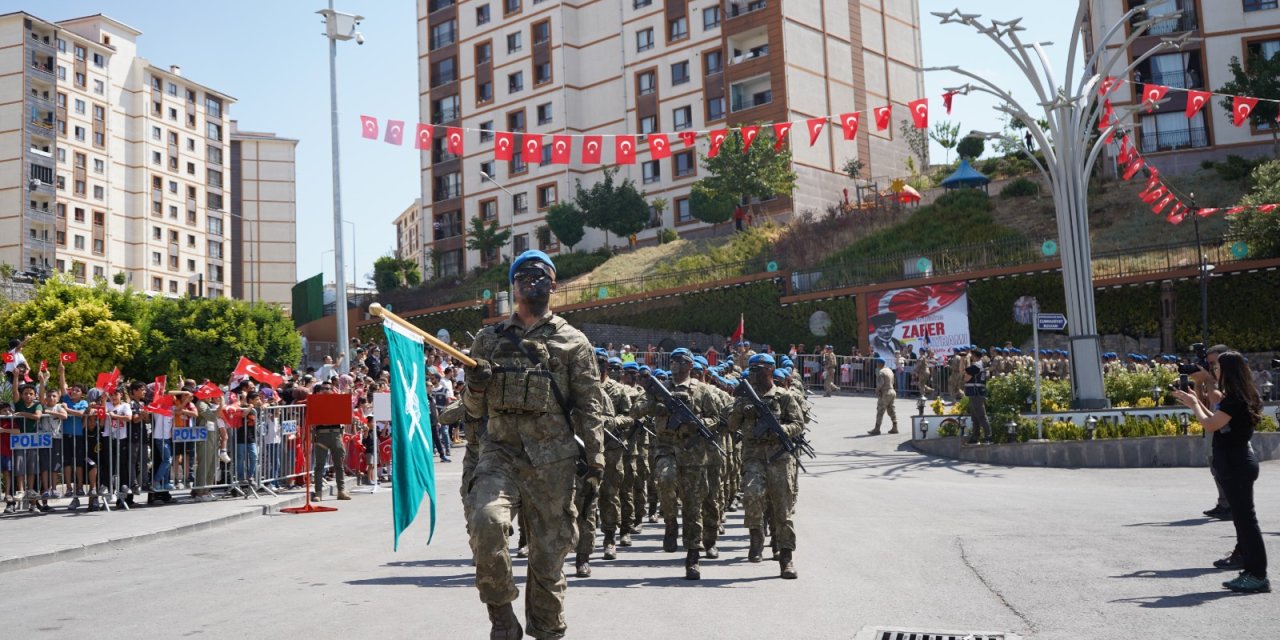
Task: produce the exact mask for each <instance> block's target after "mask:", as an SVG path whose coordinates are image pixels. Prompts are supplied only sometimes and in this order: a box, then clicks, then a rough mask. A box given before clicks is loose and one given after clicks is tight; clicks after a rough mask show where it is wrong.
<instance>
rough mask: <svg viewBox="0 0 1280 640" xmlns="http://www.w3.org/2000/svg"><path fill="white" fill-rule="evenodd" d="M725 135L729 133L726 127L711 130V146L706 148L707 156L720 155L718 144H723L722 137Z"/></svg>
mask: <svg viewBox="0 0 1280 640" xmlns="http://www.w3.org/2000/svg"><path fill="white" fill-rule="evenodd" d="M727 135H729V130H728V129H716V130H715V131H712V132H711V148H710V149H708V150H707V157H708V158H714V157H716V156H718V155H720V145H722V144H724V139H725V136H727Z"/></svg>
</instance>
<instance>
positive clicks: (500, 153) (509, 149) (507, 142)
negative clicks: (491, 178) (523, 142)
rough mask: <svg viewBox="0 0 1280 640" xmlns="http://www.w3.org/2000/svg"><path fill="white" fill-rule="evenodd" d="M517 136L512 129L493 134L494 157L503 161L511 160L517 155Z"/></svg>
mask: <svg viewBox="0 0 1280 640" xmlns="http://www.w3.org/2000/svg"><path fill="white" fill-rule="evenodd" d="M515 147H516V136H515V134H513V133H511V132H510V131H498V132H497V133H494V134H493V157H494V159H496V160H502V161H503V162H511V160H512V158H514V157H515Z"/></svg>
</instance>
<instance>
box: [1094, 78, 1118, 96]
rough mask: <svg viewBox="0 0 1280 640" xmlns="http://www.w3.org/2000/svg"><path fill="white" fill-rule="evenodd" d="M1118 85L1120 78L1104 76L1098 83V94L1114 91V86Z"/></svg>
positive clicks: (1103, 94)
mask: <svg viewBox="0 0 1280 640" xmlns="http://www.w3.org/2000/svg"><path fill="white" fill-rule="evenodd" d="M1119 86H1120V80H1119V79H1118V78H1112V77H1109V76H1108V77H1106V78H1103V79H1102V82H1100V83H1098V95H1100V96H1105V95H1107V94H1108V93H1111V92H1112V91H1115V90H1116V87H1119Z"/></svg>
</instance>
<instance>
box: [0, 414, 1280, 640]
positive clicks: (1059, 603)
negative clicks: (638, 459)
mask: <svg viewBox="0 0 1280 640" xmlns="http://www.w3.org/2000/svg"><path fill="white" fill-rule="evenodd" d="M814 404H815V412H816V417H817V418H818V419H819V420H820V424H818V425H817V426H816V431H817V432H816V434H815V437H814V438H813V439H814V441H815V443H816V445H817V448H818V450H819V451H820V452H821V455H820V458H819V459H818V460H814V461H811V462H809V464H808V467H809V474H808V475H807V476H805V477H803V478H802V480H801V490H800V502H799V505H798V514H797V530H798V534H799V542H800V549H799V550H798V551H797V553H796V564H797V568H798V569H799V572H800V579H799V580H797V581H794V582H792V581H782V580H779V579H777V577H776V575H777V565H776V564H773V563H769V562H764V563H761V564H750V563H747V562H746V561H745V556H746V535H745V531H744V530H743V529H742V528H741V520H740V516H741V514H734V517H732V519H731V521H730V522H731V528H730V530H729V531H728V535H727V536H726V539H725V540H724V542H723V555H722V556H721V558H720V560H717V561H704V562H705V564H704V565H703V576H704V578H703V580H701V581H700V582H686V581H685V580H683V579H681V578H682V576H683V568H682V559H683V553H674V554H667V553H663V552H662V551H661V550H660V546H661V540H660V537H661V535H660V530H659V529H658V528H657V527H656V526H655V525H650V526H649V527H648V529H647V530H646V531H645V533H644V534H643V535H641V536H638V537H637V541H638V545H637V546H636V547H633V548H632V549H630V550H622V555H621V556H620V557H619V559H618V560H617V561H614V562H602V561H598V560H597V561H596V562H594V563H593V567H594V571H595V577H593V578H591V579H588V580H576V579H571V580H570V582H571V586H570V590H569V600H568V617H569V632H570V636H571V637H577V638H640V637H653V638H661V637H690V638H735V639H740V638H851V637H853V636H854V635H856V634H857V633H858V631H859V630H860V629H862V628H863V627H864V626H868V625H875V626H880V625H883V626H894V627H905V628H914V629H922V630H933V629H941V630H969V631H974V630H983V631H1006V632H1014V633H1018V634H1021V635H1023V636H1026V637H1031V638H1048V639H1056V638H1062V639H1067V638H1072V639H1076V638H1133V637H1168V638H1232V637H1259V638H1262V637H1276V636H1277V634H1278V633H1280V631H1278V630H1280V615H1278V614H1280V594H1277V595H1255V596H1239V595H1234V594H1231V593H1229V592H1227V591H1225V590H1223V589H1221V588H1220V586H1219V584H1220V582H1221V581H1223V580H1225V579H1227V578H1228V577H1229V576H1227V575H1225V574H1223V573H1220V572H1217V571H1214V570H1212V569H1210V568H1206V567H1209V566H1210V565H1209V563H1210V561H1212V560H1213V559H1214V558H1216V557H1218V556H1220V555H1221V554H1222V553H1224V552H1225V551H1226V550H1228V549H1229V547H1230V545H1231V543H1232V536H1233V534H1232V530H1231V526H1230V524H1227V523H1221V522H1216V521H1214V522H1211V521H1208V520H1206V519H1203V518H1200V517H1198V516H1199V513H1200V511H1201V510H1202V509H1205V508H1207V507H1209V506H1210V503H1211V501H1212V488H1211V485H1210V482H1209V478H1208V472H1207V471H1206V470H1204V469H1145V470H1065V469H1028V468H1002V467H990V466H982V465H975V464H967V463H965V464H962V463H956V462H952V461H949V460H944V459H937V458H930V457H927V456H923V455H920V454H918V453H916V452H914V451H912V450H910V449H909V448H908V447H907V446H906V445H905V444H904V439H905V436H880V437H867V436H864V435H863V434H864V432H865V431H866V429H867V428H868V427H869V424H868V421H869V418H870V417H871V416H873V413H874V400H871V399H868V398H849V397H844V398H832V399H823V398H817V399H815V401H814ZM911 407H912V403H910V402H907V401H903V402H901V403H900V409H901V410H902V411H901V413H902V414H903V415H906V413H907V412H908V411H909V410H910V409H911ZM438 468H439V469H440V470H441V471H440V484H441V487H442V489H441V496H442V503H441V505H440V522H439V524H438V527H437V532H436V540H435V542H434V543H433V544H432V545H431V546H425V545H424V544H423V542H424V541H425V536H426V527H425V526H424V524H425V523H424V522H422V521H420V522H419V524H416V525H415V526H414V527H413V528H412V529H410V530H409V531H408V532H406V534H405V536H406V537H405V538H403V539H402V548H401V551H400V553H398V554H395V553H392V552H391V535H390V510H391V502H390V495H389V493H387V492H382V493H379V494H376V495H358V496H357V499H356V500H354V501H352V502H346V503H332V504H335V505H337V506H339V507H340V508H341V510H340V511H339V512H337V513H328V514H315V515H306V516H292V515H272V516H260V517H255V518H251V519H246V520H242V521H239V522H237V523H235V524H230V525H227V526H224V527H220V528H216V529H209V530H205V531H198V532H195V533H191V534H188V535H183V536H176V537H168V538H165V539H162V540H160V541H157V542H155V543H149V544H142V545H137V546H133V547H130V548H127V549H122V550H119V551H111V552H105V553H99V554H97V555H94V556H91V557H87V558H82V559H76V560H69V561H66V562H58V563H54V564H49V565H45V566H40V567H34V568H30V569H24V570H20V571H14V572H10V573H6V574H4V576H3V578H4V579H3V580H0V601H2V602H4V603H5V604H6V605H7V606H6V607H5V608H6V610H7V611H8V612H11V613H13V614H14V615H5V616H4V617H5V619H6V620H5V632H4V636H5V637H12V638H61V637H67V636H69V635H71V634H73V633H74V634H83V633H85V632H91V633H93V634H94V635H95V636H96V637H101V638H135V637H139V636H140V635H144V634H145V635H147V636H154V635H155V634H156V631H157V630H164V631H163V632H162V635H164V636H166V637H179V636H200V637H212V638H231V637H234V638H259V637H279V636H282V635H285V634H288V635H289V636H291V637H313V636H318V637H338V636H341V637H378V638H411V637H412V638H423V637H426V638H459V639H465V638H481V637H485V632H486V630H487V619H486V616H485V610H484V607H483V606H482V605H481V604H480V602H479V601H478V599H477V598H476V593H475V590H474V588H473V587H472V573H471V567H470V560H469V551H468V547H467V542H466V538H465V535H464V532H463V526H462V522H461V508H460V505H459V501H458V500H457V493H456V491H457V486H458V480H459V475H460V468H459V465H457V464H456V463H455V464H454V465H442V466H441V467H438ZM1258 494H1259V496H1260V498H1259V512H1260V513H1261V514H1262V516H1263V529H1264V531H1266V532H1267V536H1266V537H1267V540H1268V541H1269V542H1271V543H1272V544H1271V547H1272V551H1273V552H1274V553H1280V551H1278V550H1280V545H1277V544H1275V543H1276V541H1277V540H1278V536H1280V533H1278V531H1280V526H1278V524H1277V523H1278V522H1280V464H1274V463H1268V464H1265V465H1264V466H1263V472H1262V479H1261V480H1260V482H1259V485H1258ZM132 515H134V514H113V515H112V516H109V517H118V518H125V517H132ZM420 517H422V516H420ZM49 524H50V526H56V525H57V521H56V520H54V519H50V520H49ZM4 540H5V544H6V545H10V544H21V541H20V540H15V539H13V538H12V537H8V536H6V537H5V538H4ZM518 565H519V566H520V567H521V569H522V568H523V562H522V561H518ZM126 607H127V608H129V609H130V611H131V613H130V614H129V615H117V613H116V612H118V611H120V610H122V609H124V608H126ZM517 610H518V611H519V610H520V606H517ZM1162 633H1163V634H1164V635H1163V636H1161V634H1162Z"/></svg>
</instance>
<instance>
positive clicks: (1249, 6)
mask: <svg viewBox="0 0 1280 640" xmlns="http://www.w3.org/2000/svg"><path fill="white" fill-rule="evenodd" d="M1278 6H1280V2H1277V1H1276V0H1244V10H1245V11H1262V10H1264V9H1275V8H1276V7H1278Z"/></svg>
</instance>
